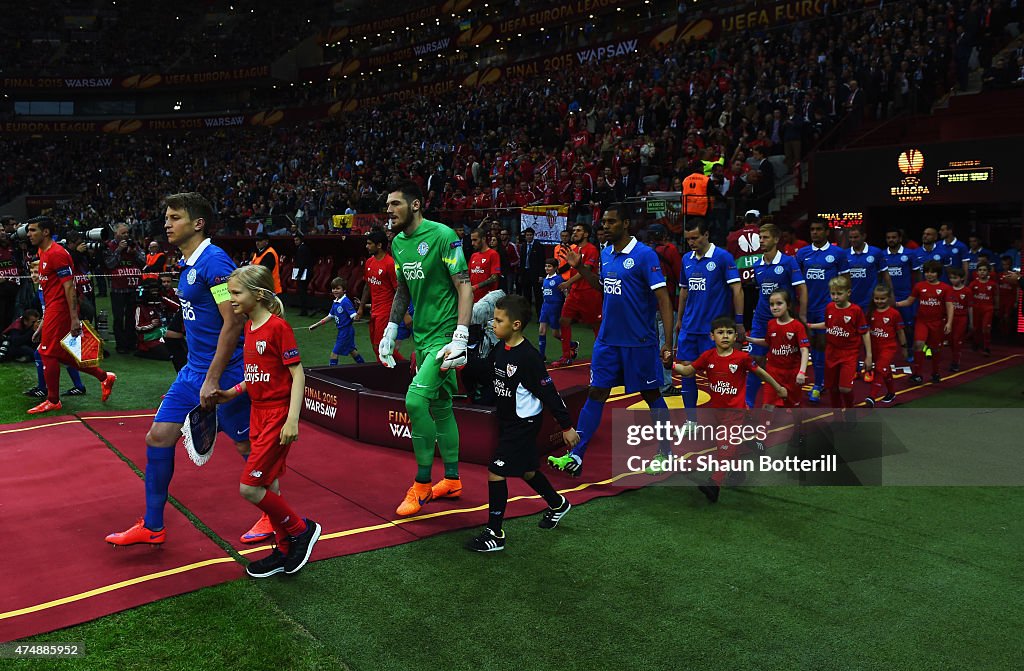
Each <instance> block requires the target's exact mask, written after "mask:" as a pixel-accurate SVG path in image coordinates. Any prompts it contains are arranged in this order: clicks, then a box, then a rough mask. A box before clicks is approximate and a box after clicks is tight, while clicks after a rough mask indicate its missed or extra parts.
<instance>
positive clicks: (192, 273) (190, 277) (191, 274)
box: [185, 268, 196, 284]
mask: <svg viewBox="0 0 1024 671" xmlns="http://www.w3.org/2000/svg"><path fill="white" fill-rule="evenodd" d="M185 279H186V280H187V281H188V283H189V284H195V283H196V269H195V268H193V269H192V270H190V271H188V275H186V276H185Z"/></svg>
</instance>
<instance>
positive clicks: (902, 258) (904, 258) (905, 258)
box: [900, 254, 908, 263]
mask: <svg viewBox="0 0 1024 671" xmlns="http://www.w3.org/2000/svg"><path fill="white" fill-rule="evenodd" d="M907 260H908V259H907V255H906V254H904V255H903V256H901V257H900V261H902V262H903V263H906V262H907Z"/></svg>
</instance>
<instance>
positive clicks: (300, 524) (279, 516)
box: [256, 489, 306, 536]
mask: <svg viewBox="0 0 1024 671" xmlns="http://www.w3.org/2000/svg"><path fill="white" fill-rule="evenodd" d="M256 507H257V508H259V509H260V510H262V511H263V512H265V513H266V514H267V517H269V518H270V523H271V524H273V525H274V529H275V530H277V529H278V528H281V529H283V530H284V531H285V532H287V534H288V535H289V536H298V535H299V534H301V533H302V532H303V531H305V530H306V521H305V520H303V519H302V517H300V516H299V514H298V513H297V512H295V511H294V510H292V507H291V506H290V505H288V502H287V501H285V500H284V497H282V496H281V495H280V494H275V493H274V492H272V491H270V490H269V489H268V490H267V493H266V495H264V497H263V500H262V501H260V502H259V503H257V504H256Z"/></svg>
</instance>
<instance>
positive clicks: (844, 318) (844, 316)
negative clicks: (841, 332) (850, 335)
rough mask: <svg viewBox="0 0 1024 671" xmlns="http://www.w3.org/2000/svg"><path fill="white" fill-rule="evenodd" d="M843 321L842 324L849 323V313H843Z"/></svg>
mask: <svg viewBox="0 0 1024 671" xmlns="http://www.w3.org/2000/svg"><path fill="white" fill-rule="evenodd" d="M843 323H844V324H849V323H850V315H843Z"/></svg>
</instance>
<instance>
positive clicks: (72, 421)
mask: <svg viewBox="0 0 1024 671" xmlns="http://www.w3.org/2000/svg"><path fill="white" fill-rule="evenodd" d="M79 423H80V422H79V421H78V420H77V419H67V420H64V421H63V422H50V423H49V424H40V425H38V426H25V427H22V428H20V429H4V430H3V431H0V436H2V435H4V434H6V433H20V432H22V431H35V430H36V429H48V428H50V427H51V426H63V425H65V424H79Z"/></svg>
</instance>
